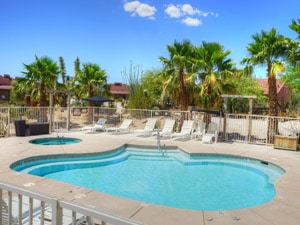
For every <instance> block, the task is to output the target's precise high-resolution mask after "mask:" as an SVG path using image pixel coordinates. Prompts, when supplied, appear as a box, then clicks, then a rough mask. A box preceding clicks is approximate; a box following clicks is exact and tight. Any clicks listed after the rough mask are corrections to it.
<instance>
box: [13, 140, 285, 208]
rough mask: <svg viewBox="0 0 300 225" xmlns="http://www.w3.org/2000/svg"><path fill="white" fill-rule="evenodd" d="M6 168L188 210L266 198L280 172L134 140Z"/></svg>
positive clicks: (251, 203)
mask: <svg viewBox="0 0 300 225" xmlns="http://www.w3.org/2000/svg"><path fill="white" fill-rule="evenodd" d="M11 168H12V169H14V170H16V171H20V172H23V173H29V174H33V175H37V176H43V177H47V178H50V179H55V180H60V181H64V182H68V183H72V184H75V185H79V186H82V187H87V188H90V189H93V190H96V191H100V192H104V193H108V194H111V195H115V196H119V197H124V198H129V199H134V200H139V201H143V202H148V203H153V204H159V205H164V206H169V207H175V208H184V209H192V210H231V209H241V208H248V207H253V206H257V205H260V204H263V203H266V202H268V201H270V200H271V199H272V198H273V197H274V196H275V193H276V191H275V187H274V181H275V179H277V178H278V177H279V176H281V175H282V174H284V170H283V169H281V168H280V167H278V166H276V165H274V164H271V163H268V162H265V161H260V160H257V159H252V158H243V157H237V156H232V155H220V154H196V155H189V154H187V153H185V152H183V151H181V150H179V149H168V150H165V151H158V150H156V149H150V148H149V149H145V148H143V149H141V148H139V147H135V146H127V147H124V148H120V149H117V150H112V151H108V152H106V153H94V154H85V155H84V154H78V155H77V154H72V155H53V156H47V157H44V156H40V157H32V158H27V159H24V160H21V161H18V162H15V163H14V164H12V165H11Z"/></svg>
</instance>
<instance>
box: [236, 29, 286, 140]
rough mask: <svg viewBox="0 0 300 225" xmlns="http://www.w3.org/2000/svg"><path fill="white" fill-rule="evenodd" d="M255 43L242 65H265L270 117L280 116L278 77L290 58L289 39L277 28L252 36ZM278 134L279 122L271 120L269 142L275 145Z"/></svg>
mask: <svg viewBox="0 0 300 225" xmlns="http://www.w3.org/2000/svg"><path fill="white" fill-rule="evenodd" d="M252 39H253V42H252V43H250V44H249V46H248V47H247V51H248V53H249V58H244V59H243V60H242V63H246V64H250V65H252V66H256V65H263V66H265V67H266V68H267V78H268V97H269V116H272V118H274V117H276V116H278V102H277V86H276V75H277V74H278V72H279V71H281V70H282V69H283V65H284V60H285V59H286V58H287V56H288V52H289V48H290V46H289V45H287V43H289V39H287V38H286V37H284V36H282V35H280V34H279V33H278V32H277V30H276V29H275V28H272V29H271V30H270V31H269V32H266V31H261V33H256V34H255V35H253V36H252ZM277 133H278V121H277V120H276V119H274V120H273V119H271V120H269V125H268V142H269V143H273V141H274V135H275V134H277Z"/></svg>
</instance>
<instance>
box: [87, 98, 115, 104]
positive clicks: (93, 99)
mask: <svg viewBox="0 0 300 225" xmlns="http://www.w3.org/2000/svg"><path fill="white" fill-rule="evenodd" d="M82 100H85V101H88V102H93V103H94V104H96V105H101V104H102V103H103V102H113V101H114V100H113V99H108V98H105V97H102V96H93V97H90V98H83V99H82Z"/></svg>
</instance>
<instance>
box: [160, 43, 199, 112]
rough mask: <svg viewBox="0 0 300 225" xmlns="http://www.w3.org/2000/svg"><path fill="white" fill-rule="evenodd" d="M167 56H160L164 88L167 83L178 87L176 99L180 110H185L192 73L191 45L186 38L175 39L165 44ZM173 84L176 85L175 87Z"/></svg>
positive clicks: (188, 100) (187, 103)
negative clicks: (170, 43) (179, 40)
mask: <svg viewBox="0 0 300 225" xmlns="http://www.w3.org/2000/svg"><path fill="white" fill-rule="evenodd" d="M167 50H168V52H169V58H165V57H160V58H159V60H160V61H161V62H162V63H163V65H164V68H163V73H162V76H163V77H164V78H165V83H164V85H165V89H166V88H167V87H168V86H169V85H171V84H172V85H173V87H172V88H177V89H178V94H179V95H178V96H177V97H178V101H179V105H180V109H181V110H187V108H188V105H189V102H190V99H189V93H188V86H189V85H188V82H190V81H191V77H192V74H193V71H192V69H193V65H194V62H193V59H192V57H193V45H192V44H191V43H190V41H188V40H184V41H183V42H177V41H175V42H174V44H173V45H167ZM174 85H178V86H177V87H175V86H174Z"/></svg>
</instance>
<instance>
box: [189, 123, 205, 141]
mask: <svg viewBox="0 0 300 225" xmlns="http://www.w3.org/2000/svg"><path fill="white" fill-rule="evenodd" d="M205 126H206V123H204V122H203V121H199V122H198V126H197V129H196V130H195V131H194V132H193V133H192V138H198V139H201V138H203V136H204V134H205Z"/></svg>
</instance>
